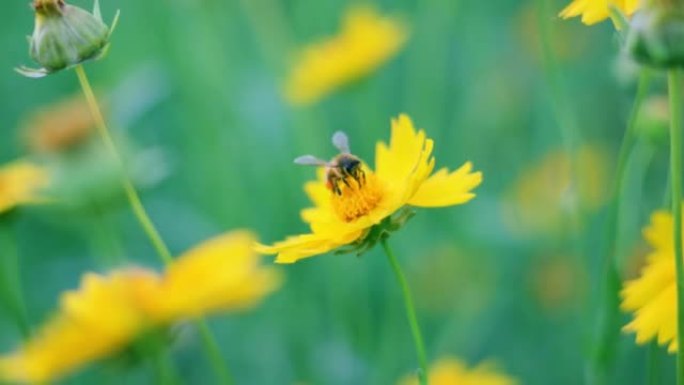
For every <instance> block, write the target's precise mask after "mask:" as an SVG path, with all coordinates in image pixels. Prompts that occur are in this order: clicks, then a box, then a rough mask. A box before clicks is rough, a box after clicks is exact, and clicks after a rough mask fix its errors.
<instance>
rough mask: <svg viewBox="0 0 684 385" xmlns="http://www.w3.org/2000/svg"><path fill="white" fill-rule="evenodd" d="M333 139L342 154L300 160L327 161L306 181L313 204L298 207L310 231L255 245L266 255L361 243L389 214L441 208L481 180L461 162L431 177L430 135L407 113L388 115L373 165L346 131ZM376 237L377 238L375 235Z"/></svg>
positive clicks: (291, 258) (464, 198)
mask: <svg viewBox="0 0 684 385" xmlns="http://www.w3.org/2000/svg"><path fill="white" fill-rule="evenodd" d="M333 143H334V144H335V145H336V146H337V147H338V149H340V151H341V154H340V155H338V156H337V157H335V158H334V159H333V160H332V161H331V162H323V161H320V160H317V159H316V158H314V157H312V156H303V157H300V158H298V159H297V160H296V162H298V163H300V164H313V165H320V166H325V167H323V168H321V172H319V174H318V179H317V180H315V181H311V182H309V183H307V184H306V185H305V191H306V193H307V194H308V195H309V198H310V199H311V201H312V202H313V205H314V207H311V208H307V209H304V210H302V219H303V220H304V221H305V222H306V223H307V224H308V225H309V226H310V228H311V232H310V233H309V234H304V235H298V236H294V237H289V238H287V239H286V240H284V241H282V242H277V243H275V244H274V245H272V246H265V245H257V251H259V252H261V253H264V254H278V256H277V259H276V262H278V263H294V262H297V261H298V260H300V259H302V258H307V257H312V256H315V255H318V254H324V253H327V252H329V251H331V250H334V249H337V248H339V247H342V246H345V245H352V246H362V245H363V244H364V243H366V242H368V241H372V239H370V238H371V237H376V236H382V235H383V234H377V231H372V230H374V229H376V230H377V229H378V225H380V224H381V223H382V224H383V227H382V228H381V229H380V230H381V231H380V233H383V232H384V231H386V230H391V229H393V227H394V225H396V223H389V222H392V220H393V218H391V216H392V215H393V214H395V213H397V212H398V211H399V210H400V209H402V208H403V207H405V206H406V205H409V206H416V207H443V206H452V205H459V204H463V203H466V202H468V201H469V200H471V199H472V198H474V197H475V194H474V193H472V192H471V191H472V190H473V189H474V188H475V187H477V186H478V185H479V184H480V182H481V181H482V174H481V173H480V172H472V164H471V163H470V162H468V163H465V164H464V165H463V166H461V167H460V168H459V169H457V170H456V171H453V172H450V171H449V170H447V169H446V168H443V169H441V170H439V171H437V172H436V173H434V174H433V175H432V176H430V174H431V173H432V170H433V168H434V164H435V160H434V158H433V157H432V147H433V142H432V139H429V138H427V137H426V134H425V132H424V131H423V130H418V131H416V129H415V128H414V126H413V122H412V121H411V119H410V118H409V117H408V116H406V115H401V116H399V118H397V119H393V120H392V135H391V139H390V143H389V145H387V144H385V143H383V142H379V143H378V144H377V146H376V157H375V170H374V171H373V170H371V169H370V168H369V167H368V166H367V165H366V164H365V163H363V162H362V161H361V160H360V159H359V158H356V157H355V156H354V155H352V154H351V153H350V152H349V148H348V147H349V146H348V143H347V140H346V136H344V134H342V133H337V134H335V136H334V137H333ZM376 241H377V239H376Z"/></svg>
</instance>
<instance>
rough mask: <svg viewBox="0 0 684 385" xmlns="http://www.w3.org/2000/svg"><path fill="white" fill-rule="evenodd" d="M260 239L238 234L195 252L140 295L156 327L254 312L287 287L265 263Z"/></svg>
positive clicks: (206, 245)
mask: <svg viewBox="0 0 684 385" xmlns="http://www.w3.org/2000/svg"><path fill="white" fill-rule="evenodd" d="M255 242H256V238H255V237H254V235H252V234H251V233H249V232H247V231H234V232H230V233H227V234H224V235H221V236H218V237H216V238H214V239H211V240H209V241H207V242H204V243H202V244H201V245H199V246H197V247H195V248H194V249H192V250H190V251H188V252H186V253H185V254H183V255H182V256H180V257H179V258H178V259H177V260H175V261H174V262H173V264H171V265H170V266H169V267H168V268H167V270H166V273H165V274H164V276H163V277H162V279H161V280H160V281H159V282H158V284H157V285H154V286H148V287H146V288H144V289H145V290H144V291H141V292H139V293H138V298H139V300H140V303H141V305H142V307H143V308H144V311H145V313H146V314H147V315H148V317H149V318H150V319H152V320H154V321H155V322H162V323H165V322H170V321H174V320H178V319H184V318H191V317H195V316H200V315H203V314H207V313H211V312H216V311H221V310H237V309H243V308H249V307H251V306H253V305H256V304H257V303H258V302H259V301H260V300H261V299H263V298H264V297H265V296H266V295H267V294H269V293H271V292H273V291H274V290H276V289H277V288H278V287H279V286H280V283H281V276H280V274H279V272H278V271H277V270H276V269H274V268H272V267H264V266H262V265H261V264H260V262H261V256H259V255H258V254H257V253H255V252H254V250H253V245H254V243H255Z"/></svg>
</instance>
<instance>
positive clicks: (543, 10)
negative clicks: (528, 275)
mask: <svg viewBox="0 0 684 385" xmlns="http://www.w3.org/2000/svg"><path fill="white" fill-rule="evenodd" d="M536 2H537V12H536V16H537V27H538V29H539V38H540V44H541V47H540V48H541V53H542V67H543V70H544V73H545V75H546V82H547V84H548V90H549V93H550V96H551V98H550V99H551V100H550V101H551V107H552V109H553V111H554V115H555V118H556V123H557V124H558V128H559V129H560V130H559V131H560V135H561V141H562V144H563V147H564V151H565V153H566V154H567V156H568V159H569V165H570V167H569V168H570V171H569V174H570V182H571V186H572V188H573V191H574V192H575V194H579V187H580V186H579V184H580V178H579V176H580V175H579V173H580V170H579V165H578V156H577V149H578V146H579V144H580V143H581V132H580V130H579V128H578V127H577V123H576V121H575V115H574V112H573V111H572V109H571V108H570V106H571V104H570V101H569V97H568V94H567V92H566V89H565V87H564V82H563V73H562V69H561V66H560V64H559V62H558V58H557V57H556V53H555V52H554V50H553V47H554V41H553V36H554V34H553V28H552V27H553V26H552V24H551V22H552V20H553V17H554V16H552V15H553V12H551V11H550V10H549V8H550V4H549V0H536ZM575 201H576V202H573V203H572V207H571V211H570V215H571V216H572V218H571V220H572V227H571V236H572V238H573V241H574V243H575V246H578V245H579V230H580V229H581V228H582V223H583V214H584V213H583V212H582V208H581V207H580V205H579V204H578V203H577V202H578V201H579V200H575ZM576 251H579V250H576Z"/></svg>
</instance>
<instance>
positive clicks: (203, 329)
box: [195, 318, 233, 385]
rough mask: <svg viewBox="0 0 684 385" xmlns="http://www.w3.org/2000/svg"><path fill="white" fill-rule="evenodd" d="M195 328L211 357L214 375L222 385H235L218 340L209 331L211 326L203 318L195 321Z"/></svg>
mask: <svg viewBox="0 0 684 385" xmlns="http://www.w3.org/2000/svg"><path fill="white" fill-rule="evenodd" d="M195 326H196V327H197V330H198V331H199V333H200V337H201V339H202V343H203V344H204V347H205V350H206V352H207V354H208V355H209V360H210V361H211V366H212V367H213V369H214V373H216V376H217V377H218V379H219V380H220V381H221V384H222V385H230V384H232V383H233V380H232V377H231V375H230V372H229V371H228V367H227V366H226V364H225V362H224V361H223V357H222V356H221V350H220V349H219V346H218V344H217V343H216V339H215V338H214V336H213V335H212V333H211V330H210V329H209V325H207V322H206V321H205V320H204V319H203V318H199V319H197V320H196V321H195Z"/></svg>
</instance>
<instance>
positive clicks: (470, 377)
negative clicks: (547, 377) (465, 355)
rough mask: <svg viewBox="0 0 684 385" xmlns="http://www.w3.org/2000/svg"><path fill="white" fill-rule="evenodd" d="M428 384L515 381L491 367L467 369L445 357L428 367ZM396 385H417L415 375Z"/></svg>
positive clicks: (509, 383)
mask: <svg viewBox="0 0 684 385" xmlns="http://www.w3.org/2000/svg"><path fill="white" fill-rule="evenodd" d="M429 370H430V377H429V378H430V383H431V384H434V385H456V384H457V385H514V384H516V381H515V380H514V379H513V378H511V377H510V376H508V375H506V374H503V373H500V372H498V371H497V370H496V368H495V367H494V366H493V365H490V364H481V365H478V366H477V367H475V368H472V369H469V368H468V367H467V366H466V365H465V363H463V361H461V360H459V359H457V358H453V357H446V358H442V359H440V360H439V361H437V362H436V363H435V364H434V365H432V366H431V367H430V369H429ZM398 385H418V379H417V378H416V375H415V374H414V375H410V376H406V377H405V378H403V379H402V380H401V381H399V383H398Z"/></svg>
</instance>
